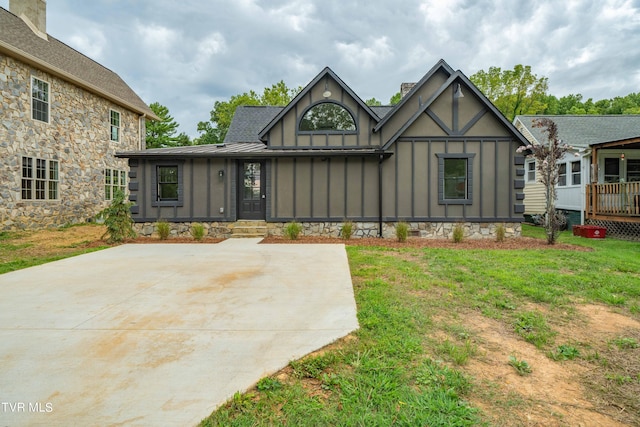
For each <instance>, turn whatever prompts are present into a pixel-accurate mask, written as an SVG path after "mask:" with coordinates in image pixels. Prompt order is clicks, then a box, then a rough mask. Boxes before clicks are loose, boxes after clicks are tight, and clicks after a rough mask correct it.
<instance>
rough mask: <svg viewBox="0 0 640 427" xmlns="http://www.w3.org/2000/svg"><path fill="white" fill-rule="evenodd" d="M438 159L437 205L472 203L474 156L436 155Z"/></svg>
mask: <svg viewBox="0 0 640 427" xmlns="http://www.w3.org/2000/svg"><path fill="white" fill-rule="evenodd" d="M436 156H437V157H438V203H440V204H460V205H462V204H465V205H468V204H471V203H472V185H471V183H472V178H473V175H472V173H471V172H472V165H473V158H474V156H475V154H436Z"/></svg>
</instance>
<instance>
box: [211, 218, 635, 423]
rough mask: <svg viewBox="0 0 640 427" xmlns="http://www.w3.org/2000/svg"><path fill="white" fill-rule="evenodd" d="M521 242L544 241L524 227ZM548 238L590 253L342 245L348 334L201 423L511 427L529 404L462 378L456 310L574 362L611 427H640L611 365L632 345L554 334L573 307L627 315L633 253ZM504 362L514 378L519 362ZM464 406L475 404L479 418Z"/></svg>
mask: <svg viewBox="0 0 640 427" xmlns="http://www.w3.org/2000/svg"><path fill="white" fill-rule="evenodd" d="M523 234H525V235H529V236H535V237H541V238H542V237H543V232H542V230H541V229H537V228H533V227H528V226H525V227H524V231H523ZM559 241H560V242H563V243H573V244H578V245H583V246H589V247H591V248H593V251H591V252H580V251H563V250H556V249H544V250H508V251H507V250H484V251H480V250H455V249H416V248H406V249H404V248H403V249H395V250H393V249H385V248H377V247H359V246H348V247H347V252H348V256H349V262H350V266H351V272H352V277H353V283H354V290H355V297H356V302H357V305H358V320H359V323H360V329H359V330H358V331H356V332H355V333H354V334H352V336H351V337H350V338H349V339H345V340H343V341H341V342H339V343H337V344H336V345H334V346H331V347H330V348H329V349H327V350H326V351H324V352H319V353H318V354H315V355H312V356H310V357H307V358H304V359H302V360H298V361H292V362H291V363H290V365H289V367H288V368H287V369H286V370H285V371H284V372H283V373H280V374H279V375H277V376H273V377H269V378H264V379H262V380H261V381H260V382H259V383H258V385H257V387H256V388H255V389H254V390H251V391H250V392H248V393H245V394H241V393H237V394H236V395H235V396H234V398H233V399H232V400H230V401H229V402H228V403H227V404H226V405H224V406H223V407H221V408H220V409H219V410H217V411H216V412H214V413H213V414H212V415H211V416H210V417H209V418H207V419H205V420H203V421H202V424H201V425H202V426H218V425H220V426H222V425H225V426H226V425H235V426H268V425H295V426H307V425H308V426H318V425H341V426H388V425H416V426H426V425H428V426H467V425H478V424H480V425H482V424H484V425H518V424H519V423H521V422H522V419H520V418H518V417H519V416H520V415H519V414H521V413H525V412H526V411H527V410H532V408H534V405H535V402H530V401H527V399H523V398H522V397H521V396H518V395H513V393H512V392H510V393H511V394H509V393H507V392H506V391H504V390H502V389H501V388H500V384H494V383H487V382H486V381H485V382H483V381H479V380H478V379H477V378H474V377H473V376H472V375H469V374H468V373H466V372H465V365H466V364H467V363H468V362H469V361H470V360H472V359H474V358H477V357H482V355H479V354H477V353H478V352H477V342H476V341H474V339H473V338H474V333H475V332H474V325H473V324H469V323H468V320H466V318H465V316H464V313H475V314H477V315H480V316H483V317H485V318H487V319H492V320H495V321H498V322H501V324H504V325H506V327H507V328H508V329H509V330H510V331H512V333H513V334H514V335H515V336H516V338H517V339H519V340H522V342H523V343H524V342H529V343H531V344H533V346H535V347H534V351H539V352H540V354H543V355H544V354H547V355H548V357H549V359H550V360H553V362H552V363H583V364H586V365H587V367H589V368H591V369H592V370H594V372H598V373H599V374H600V377H602V381H599V380H598V378H599V377H596V380H595V381H594V382H593V384H591V386H590V387H591V389H590V390H591V391H592V392H593V393H595V396H596V398H601V399H610V400H611V399H618V400H616V402H617V403H618V404H619V405H622V406H623V407H625V408H626V415H625V416H630V417H631V418H629V419H625V418H623V419H622V421H626V422H630V423H632V424H634V423H636V424H637V423H640V416H639V415H638V413H640V404H638V402H637V399H636V398H635V397H633V396H638V395H639V393H640V371H638V363H636V364H635V365H633V366H631V367H629V366H618V365H617V364H616V363H617V362H616V361H618V360H626V359H629V358H632V359H633V358H635V359H636V360H637V359H638V356H640V354H639V352H640V350H639V349H638V348H637V347H638V346H637V345H635V346H634V343H635V344H637V342H638V338H637V337H633V336H629V337H620V338H619V340H622V341H619V342H624V343H627V344H628V345H627V344H624V345H611V346H609V347H607V348H603V349H600V350H598V349H597V348H596V347H595V343H589V342H573V341H572V342H569V343H567V342H564V341H559V340H558V334H557V330H558V329H559V327H560V326H562V325H566V324H567V323H568V322H570V321H571V319H572V318H574V317H575V313H576V312H575V307H576V306H577V305H579V304H587V303H590V304H602V305H605V306H608V307H610V308H612V309H614V310H616V311H618V312H620V313H622V314H624V315H626V316H630V317H633V318H635V319H636V320H638V319H640V261H639V260H640V244H638V243H633V242H625V241H619V240H614V239H604V240H591V239H583V238H579V237H574V236H571V235H570V233H568V232H565V233H562V235H561V236H560V239H559ZM443 336H446V337H447V338H445V339H443V338H442V337H443ZM579 355H581V356H579ZM574 357H577V359H576V360H577V361H574V360H571V361H565V360H566V359H573V358H574ZM560 359H562V360H560ZM556 360H557V362H556ZM504 362H505V363H507V362H509V363H510V364H511V366H514V369H518V370H520V369H522V370H523V371H522V374H523V375H526V374H527V372H526V368H528V364H527V363H526V361H524V360H518V359H516V358H513V360H510V361H507V360H505V361H504ZM522 362H525V363H524V364H523V363H522ZM559 366H569V365H559ZM629 369H631V371H629ZM534 370H535V367H534ZM634 370H635V371H634ZM603 384H604V385H605V386H606V387H604V386H603ZM616 384H618V385H616ZM601 386H602V387H601ZM630 393H631V394H630ZM616 396H618V397H616ZM620 396H621V397H620ZM625 396H628V399H627V398H625ZM471 401H474V402H478V401H480V402H485V403H486V405H485V409H484V410H481V409H480V408H479V407H478V406H476V405H474V404H472V403H470V402H471ZM634 405H635V406H634ZM487 408H489V409H487ZM533 410H534V411H535V409H533ZM601 412H602V411H601ZM503 414H504V415H503ZM553 416H555V417H559V419H561V417H560V415H553ZM553 416H552V417H553ZM548 421H549V423H550V424H553V423H555V422H558V419H553V418H552V419H549V420H548Z"/></svg>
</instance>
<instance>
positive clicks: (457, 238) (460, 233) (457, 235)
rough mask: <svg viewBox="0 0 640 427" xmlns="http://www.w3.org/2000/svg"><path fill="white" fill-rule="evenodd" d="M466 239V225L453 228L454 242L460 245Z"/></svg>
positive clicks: (457, 225)
mask: <svg viewBox="0 0 640 427" xmlns="http://www.w3.org/2000/svg"><path fill="white" fill-rule="evenodd" d="M463 239H464V225H462V224H456V225H455V226H454V227H453V242H454V243H460V242H462V240H463Z"/></svg>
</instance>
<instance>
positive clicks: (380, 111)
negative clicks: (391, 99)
mask: <svg viewBox="0 0 640 427" xmlns="http://www.w3.org/2000/svg"><path fill="white" fill-rule="evenodd" d="M371 109H372V110H373V112H374V113H376V114H377V115H378V117H380V118H383V117H384V116H386V115H387V114H388V113H389V112H390V111H391V110H393V105H381V106H375V107H371Z"/></svg>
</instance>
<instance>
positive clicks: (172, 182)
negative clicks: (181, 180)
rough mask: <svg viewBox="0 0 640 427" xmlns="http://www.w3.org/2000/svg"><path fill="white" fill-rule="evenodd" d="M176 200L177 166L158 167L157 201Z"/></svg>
mask: <svg viewBox="0 0 640 427" xmlns="http://www.w3.org/2000/svg"><path fill="white" fill-rule="evenodd" d="M174 200H178V166H158V201H159V202H163V201H174Z"/></svg>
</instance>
